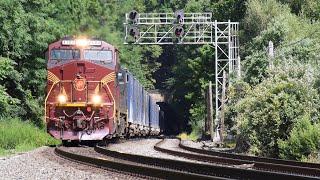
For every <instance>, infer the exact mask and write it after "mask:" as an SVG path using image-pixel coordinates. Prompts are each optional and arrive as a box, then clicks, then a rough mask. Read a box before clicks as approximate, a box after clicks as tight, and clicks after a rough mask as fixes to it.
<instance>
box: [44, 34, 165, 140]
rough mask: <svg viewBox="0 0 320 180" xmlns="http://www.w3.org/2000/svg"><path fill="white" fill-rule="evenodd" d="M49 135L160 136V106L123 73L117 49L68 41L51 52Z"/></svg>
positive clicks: (47, 107) (67, 137)
mask: <svg viewBox="0 0 320 180" xmlns="http://www.w3.org/2000/svg"><path fill="white" fill-rule="evenodd" d="M46 58H47V61H48V63H47V70H48V82H47V96H46V99H45V115H46V117H45V120H46V125H47V131H48V133H49V134H51V135H52V136H53V137H55V138H57V139H61V140H65V141H66V140H67V141H71V140H75V141H80V140H102V139H104V138H111V137H114V136H124V135H131V136H133V135H149V134H158V133H159V132H160V129H159V107H158V106H157V105H156V102H154V101H153V99H152V98H151V97H150V96H149V94H148V92H147V91H145V90H144V89H143V87H142V86H141V85H140V83H139V82H138V81H137V80H136V79H135V78H134V77H133V76H132V75H131V74H130V73H129V72H128V71H126V70H123V69H121V68H120V64H119V55H118V51H117V49H116V48H115V47H114V46H112V45H110V44H108V43H106V42H104V41H100V40H96V39H85V38H79V39H75V38H64V39H61V40H59V41H56V42H54V43H52V44H50V45H49V47H48V50H47V52H46Z"/></svg>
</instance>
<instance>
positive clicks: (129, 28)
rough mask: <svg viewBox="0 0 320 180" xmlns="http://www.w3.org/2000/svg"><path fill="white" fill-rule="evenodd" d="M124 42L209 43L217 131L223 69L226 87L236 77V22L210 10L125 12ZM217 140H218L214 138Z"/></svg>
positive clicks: (238, 65) (164, 43)
mask: <svg viewBox="0 0 320 180" xmlns="http://www.w3.org/2000/svg"><path fill="white" fill-rule="evenodd" d="M124 26H125V38H124V41H125V42H124V43H125V44H141V45H148V44H149V45H170V44H180V45H188V44H198V45H204V44H209V45H213V47H214V49H215V56H214V57H215V132H216V133H215V134H219V133H218V131H219V127H218V126H219V124H220V120H221V106H222V103H226V102H227V98H226V99H222V88H223V87H222V84H223V82H222V81H223V72H224V71H225V72H227V73H228V76H227V77H228V78H227V79H228V80H227V84H226V85H227V86H228V85H229V84H230V79H231V77H233V76H240V58H239V38H238V31H239V23H238V22H230V20H229V21H227V22H218V21H216V20H215V21H213V20H212V13H184V12H183V11H182V10H179V11H176V12H175V13H138V12H136V11H131V12H130V13H127V14H126V15H125V23H124ZM218 140H220V139H218Z"/></svg>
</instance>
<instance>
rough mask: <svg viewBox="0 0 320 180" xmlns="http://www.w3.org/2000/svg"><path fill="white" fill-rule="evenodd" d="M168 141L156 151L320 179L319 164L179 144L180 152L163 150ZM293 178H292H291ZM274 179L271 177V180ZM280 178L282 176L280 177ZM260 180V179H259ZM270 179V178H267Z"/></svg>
mask: <svg viewBox="0 0 320 180" xmlns="http://www.w3.org/2000/svg"><path fill="white" fill-rule="evenodd" d="M165 141H166V140H162V141H160V142H159V143H158V144H157V145H156V146H155V149H156V150H158V151H160V152H164V153H167V154H171V155H175V156H180V157H185V158H188V159H193V160H198V161H203V162H208V163H212V164H223V165H229V166H233V167H239V168H250V169H252V170H256V171H265V172H270V173H275V174H274V175H275V176H278V175H288V178H301V177H303V178H304V179H307V178H310V179H320V168H319V164H314V163H302V162H296V161H286V160H279V159H269V158H259V157H253V156H245V155H240V156H239V155H237V154H231V153H223V152H217V151H208V150H204V149H198V148H192V147H188V146H186V145H184V144H183V143H182V142H181V141H180V143H179V147H180V148H181V149H182V151H180V150H173V149H168V148H162V147H161V145H162V144H163V143H165ZM188 151H189V152H188ZM290 176H291V177H290ZM271 178H272V177H270V179H271ZM279 178H280V176H279ZM259 179H260V178H259ZM267 179H269V178H267Z"/></svg>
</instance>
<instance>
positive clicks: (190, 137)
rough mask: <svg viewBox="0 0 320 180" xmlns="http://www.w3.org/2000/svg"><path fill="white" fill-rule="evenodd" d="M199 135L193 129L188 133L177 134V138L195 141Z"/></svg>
mask: <svg viewBox="0 0 320 180" xmlns="http://www.w3.org/2000/svg"><path fill="white" fill-rule="evenodd" d="M199 137H200V135H199V134H198V133H197V132H195V131H192V132H191V133H190V134H187V133H181V134H179V135H178V138H180V139H181V140H192V141H197V140H198V139H199Z"/></svg>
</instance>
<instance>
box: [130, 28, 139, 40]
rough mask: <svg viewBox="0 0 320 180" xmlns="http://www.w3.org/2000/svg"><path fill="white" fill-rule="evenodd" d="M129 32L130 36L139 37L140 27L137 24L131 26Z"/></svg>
mask: <svg viewBox="0 0 320 180" xmlns="http://www.w3.org/2000/svg"><path fill="white" fill-rule="evenodd" d="M129 34H130V36H132V37H134V38H138V37H139V35H140V32H139V29H138V28H137V27H135V26H133V27H130V28H129Z"/></svg>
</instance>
